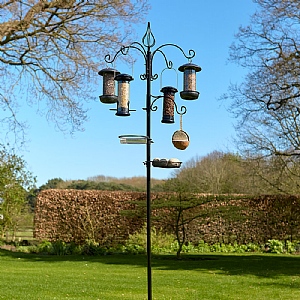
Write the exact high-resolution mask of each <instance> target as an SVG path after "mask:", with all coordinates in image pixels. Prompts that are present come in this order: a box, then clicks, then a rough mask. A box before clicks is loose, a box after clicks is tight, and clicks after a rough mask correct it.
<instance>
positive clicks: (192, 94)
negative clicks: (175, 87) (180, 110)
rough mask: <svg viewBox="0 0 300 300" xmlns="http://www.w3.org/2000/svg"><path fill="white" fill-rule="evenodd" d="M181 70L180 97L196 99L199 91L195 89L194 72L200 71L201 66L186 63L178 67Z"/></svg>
mask: <svg viewBox="0 0 300 300" xmlns="http://www.w3.org/2000/svg"><path fill="white" fill-rule="evenodd" d="M178 70H179V71H180V72H183V91H181V92H180V97H181V98H182V99H184V100H196V99H198V97H199V92H198V91H197V90H196V72H200V71H201V68H200V67H199V66H197V65H195V64H192V63H187V64H185V65H182V66H180V67H179V68H178Z"/></svg>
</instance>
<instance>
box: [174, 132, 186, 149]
mask: <svg viewBox="0 0 300 300" xmlns="http://www.w3.org/2000/svg"><path fill="white" fill-rule="evenodd" d="M172 143H173V145H174V147H175V148H177V149H179V150H185V149H186V148H187V147H188V146H189V144H190V138H189V135H188V134H187V133H186V132H185V131H183V130H181V129H180V130H176V131H175V132H174V133H173V136H172Z"/></svg>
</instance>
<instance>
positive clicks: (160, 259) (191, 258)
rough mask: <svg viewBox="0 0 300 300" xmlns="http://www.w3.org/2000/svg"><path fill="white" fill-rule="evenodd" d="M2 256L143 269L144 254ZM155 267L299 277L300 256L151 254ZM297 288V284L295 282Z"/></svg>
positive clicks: (3, 256)
mask: <svg viewBox="0 0 300 300" xmlns="http://www.w3.org/2000/svg"><path fill="white" fill-rule="evenodd" d="M2 259H13V260H14V259H16V260H17V259H24V260H28V261H36V262H37V261H42V262H48V263H57V262H63V261H74V262H77V261H85V262H86V261H88V262H91V263H100V264H108V265H109V264H111V265H132V266H135V267H136V266H140V267H143V268H146V266H147V258H146V255H125V254H114V255H105V256H83V255H76V256H75V255H70V256H55V255H41V254H26V253H22V252H12V251H8V250H3V249H0V261H1V260H2ZM152 267H153V269H154V270H155V269H156V270H173V271H174V270H193V271H206V272H214V273H217V274H226V275H253V276H257V277H265V278H277V277H279V276H300V256H297V255H277V254H274V255H270V254H198V255H183V256H182V259H181V260H178V259H176V257H175V255H152ZM297 288H300V286H299V285H298V284H297Z"/></svg>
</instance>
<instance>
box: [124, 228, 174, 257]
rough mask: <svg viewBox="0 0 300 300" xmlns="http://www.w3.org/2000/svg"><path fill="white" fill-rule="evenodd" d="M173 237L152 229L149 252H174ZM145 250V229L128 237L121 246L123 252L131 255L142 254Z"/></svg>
mask: <svg viewBox="0 0 300 300" xmlns="http://www.w3.org/2000/svg"><path fill="white" fill-rule="evenodd" d="M174 241H175V237H174V236H173V235H171V234H167V233H163V232H162V231H159V230H157V229H156V228H152V230H151V251H152V252H153V253H171V252H173V251H174ZM146 249H147V227H146V226H144V227H143V228H142V230H141V231H139V232H136V233H134V234H131V235H129V238H128V240H127V241H126V242H125V245H124V246H123V252H127V253H133V254H144V253H146Z"/></svg>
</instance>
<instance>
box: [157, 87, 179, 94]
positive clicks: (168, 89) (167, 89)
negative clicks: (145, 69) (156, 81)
mask: <svg viewBox="0 0 300 300" xmlns="http://www.w3.org/2000/svg"><path fill="white" fill-rule="evenodd" d="M160 91H161V92H162V93H165V92H166V93H168V92H169V93H174V94H175V93H177V92H178V90H177V89H176V88H174V87H173V86H165V87H163V88H162V89H161V90H160Z"/></svg>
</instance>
